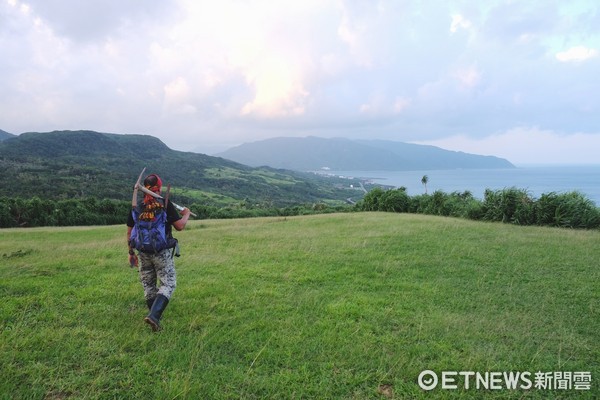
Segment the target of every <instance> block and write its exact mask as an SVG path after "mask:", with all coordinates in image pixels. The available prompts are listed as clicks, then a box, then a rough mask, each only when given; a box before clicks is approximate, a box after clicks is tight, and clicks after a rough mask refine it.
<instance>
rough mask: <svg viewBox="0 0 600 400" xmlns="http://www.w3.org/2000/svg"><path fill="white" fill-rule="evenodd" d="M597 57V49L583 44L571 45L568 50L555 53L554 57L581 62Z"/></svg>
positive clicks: (559, 59)
mask: <svg viewBox="0 0 600 400" xmlns="http://www.w3.org/2000/svg"><path fill="white" fill-rule="evenodd" d="M594 57H598V50H596V49H590V48H587V47H585V46H577V47H572V48H570V49H569V50H566V51H562V52H560V53H556V59H557V60H558V61H562V62H582V61H586V60H589V59H590V58H594Z"/></svg>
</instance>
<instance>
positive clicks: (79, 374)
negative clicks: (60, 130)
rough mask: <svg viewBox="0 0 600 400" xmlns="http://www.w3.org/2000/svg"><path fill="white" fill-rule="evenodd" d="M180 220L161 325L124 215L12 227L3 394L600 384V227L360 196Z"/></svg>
mask: <svg viewBox="0 0 600 400" xmlns="http://www.w3.org/2000/svg"><path fill="white" fill-rule="evenodd" d="M178 237H179V239H180V243H181V244H182V253H183V256H182V257H181V258H179V259H177V260H176V264H177V269H178V288H177V291H176V292H175V296H174V298H173V301H172V302H171V304H170V305H169V308H167V311H166V312H165V316H164V327H165V330H163V331H162V332H160V333H158V334H152V333H151V332H150V331H149V329H148V328H147V326H145V325H144V324H143V322H142V318H143V316H144V315H145V312H146V311H145V304H144V302H143V300H142V298H141V286H140V284H139V282H138V279H137V275H136V273H135V272H134V271H133V270H130V269H129V268H128V267H127V266H126V252H125V244H124V242H125V228H124V226H119V227H101V228H98V227H90V228H62V229H56V228H53V229H50V228H45V229H30V230H2V231H0V294H1V296H2V301H1V302H0V376H2V377H3V379H2V380H0V398H45V397H46V398H60V399H64V398H70V397H73V398H107V397H108V398H112V397H113V396H114V397H120V398H123V397H130V398H190V399H192V398H194V399H195V398H232V399H235V398H357V399H363V398H385V395H384V394H380V393H378V388H379V387H380V386H382V385H391V390H392V392H393V394H392V396H393V397H394V398H401V399H404V398H431V397H433V398H458V397H459V395H460V396H461V398H481V397H487V398H515V399H516V398H523V396H525V398H543V397H546V396H548V395H549V394H554V395H560V396H562V397H561V398H593V395H595V393H594V392H593V391H587V392H575V391H567V392H565V391H561V392H547V391H546V392H544V391H539V390H532V391H530V392H527V391H525V392H524V391H513V392H511V391H483V392H482V391H479V392H477V391H474V390H470V391H468V392H466V393H460V391H441V390H439V389H436V390H434V391H433V392H423V391H422V390H421V389H419V388H418V386H417V384H416V378H417V376H418V374H419V373H420V372H421V371H422V370H424V369H432V370H435V371H438V372H439V371H442V370H457V371H479V372H485V371H506V370H513V371H530V372H532V373H534V372H537V371H538V370H541V371H544V372H550V371H591V372H592V376H593V379H594V381H593V385H594V389H596V390H597V388H598V382H597V381H598V379H600V364H599V360H600V347H599V346H598V342H599V341H600V333H599V332H600V307H599V306H600V276H599V275H600V273H599V269H598V260H600V248H599V246H598V243H599V239H600V233H599V232H597V231H594V232H591V231H572V230H560V229H549V228H537V227H516V226H511V225H502V224H487V223H481V222H472V221H466V220H462V219H452V218H440V217H428V216H419V215H408V214H382V213H359V214H343V215H320V216H311V217H295V218H266V219H247V220H229V221H196V222H193V223H191V225H189V229H188V230H186V231H184V232H181V233H179V235H178ZM386 393H387V394H388V395H389V394H390V393H389V392H387V391H386Z"/></svg>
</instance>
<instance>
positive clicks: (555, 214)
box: [535, 192, 600, 228]
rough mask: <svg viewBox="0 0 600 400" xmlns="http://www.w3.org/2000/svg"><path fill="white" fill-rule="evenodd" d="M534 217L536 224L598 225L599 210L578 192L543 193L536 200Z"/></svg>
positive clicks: (568, 226)
mask: <svg viewBox="0 0 600 400" xmlns="http://www.w3.org/2000/svg"><path fill="white" fill-rule="evenodd" d="M535 217H536V223H537V224H538V225H548V226H557V227H564V228H598V227H600V210H599V209H598V208H597V207H596V206H595V205H594V203H593V202H592V201H591V200H589V199H588V198H586V197H585V196H584V195H582V194H581V193H579V192H569V193H562V194H559V193H555V192H551V193H547V194H543V195H542V196H541V197H540V198H539V199H538V201H537V207H536V209H535Z"/></svg>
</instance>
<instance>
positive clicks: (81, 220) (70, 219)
mask: <svg viewBox="0 0 600 400" xmlns="http://www.w3.org/2000/svg"><path fill="white" fill-rule="evenodd" d="M189 208H190V210H192V212H194V213H195V214H196V215H197V216H198V217H197V218H199V219H226V218H250V217H272V216H293V215H308V214H317V213H318V214H320V213H326V212H344V211H349V210H350V207H349V206H328V205H326V204H324V203H313V204H300V205H294V206H288V207H283V208H278V207H275V206H273V205H270V204H255V205H251V204H250V202H245V201H241V202H239V203H236V204H231V205H229V206H215V205H207V204H198V203H194V204H192V205H190V206H189ZM130 211H131V201H124V200H114V199H97V198H95V197H88V198H85V199H68V200H53V199H41V198H39V197H33V198H30V199H23V198H20V197H0V228H16V227H23V228H28V227H40V226H86V225H118V224H125V222H126V221H127V216H128V214H129V212H130Z"/></svg>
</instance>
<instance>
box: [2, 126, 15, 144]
mask: <svg viewBox="0 0 600 400" xmlns="http://www.w3.org/2000/svg"><path fill="white" fill-rule="evenodd" d="M13 137H15V135H13V134H12V133H8V132H6V131H3V130H2V129H0V141H2V140H5V139H9V138H13Z"/></svg>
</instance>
